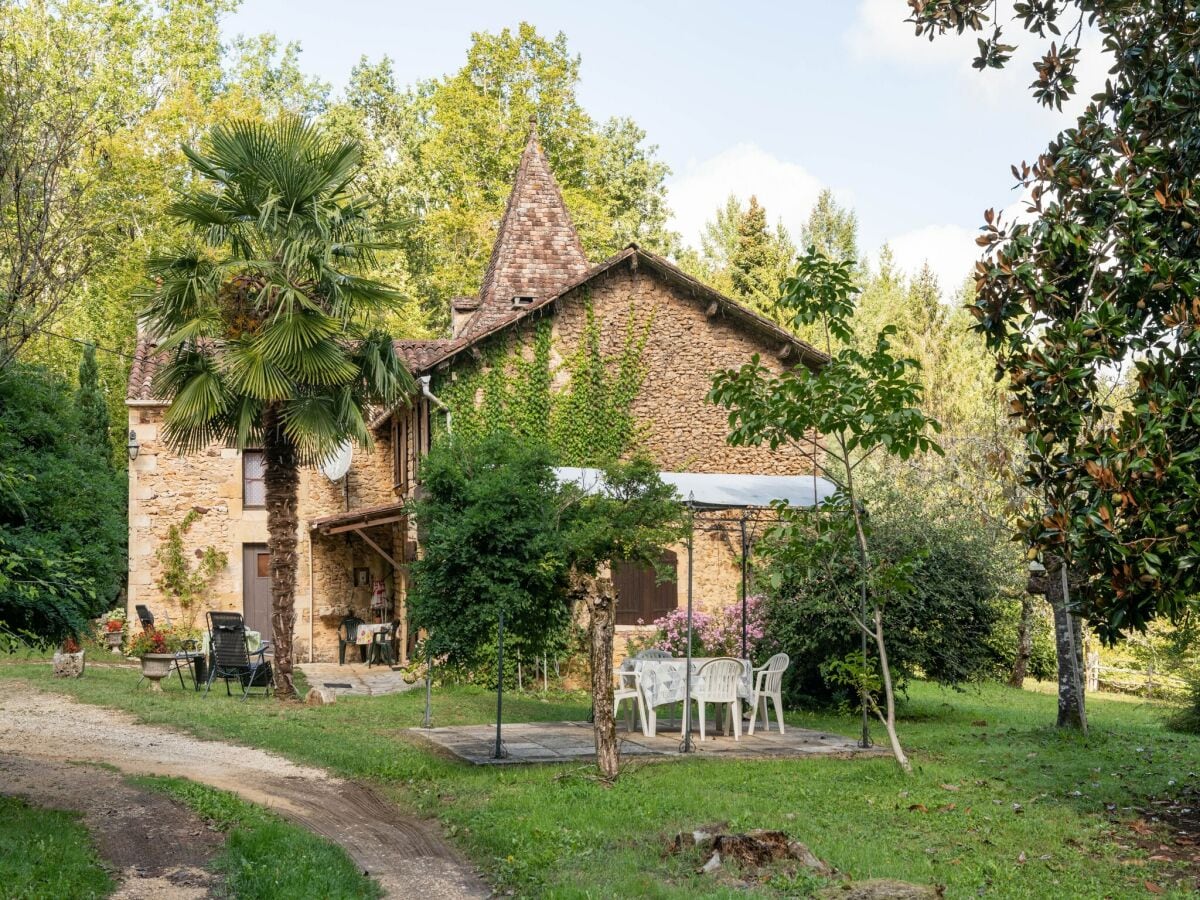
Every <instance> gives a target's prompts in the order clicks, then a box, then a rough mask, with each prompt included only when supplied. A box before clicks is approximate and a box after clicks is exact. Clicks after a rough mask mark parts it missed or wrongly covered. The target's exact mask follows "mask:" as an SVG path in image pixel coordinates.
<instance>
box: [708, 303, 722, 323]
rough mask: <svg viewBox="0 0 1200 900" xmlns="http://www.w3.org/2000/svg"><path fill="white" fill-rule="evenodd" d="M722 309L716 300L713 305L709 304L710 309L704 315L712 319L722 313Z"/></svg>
mask: <svg viewBox="0 0 1200 900" xmlns="http://www.w3.org/2000/svg"><path fill="white" fill-rule="evenodd" d="M720 309H721V307H720V306H719V305H718V304H717V301H716V300H714V301H713V302H712V303H710V304H708V309H706V310H705V311H704V314H705V315H706V316H708V317H709V318H710V319H711V318H712V317H713V316H715V315H716V314H717V313H718V312H719V311H720Z"/></svg>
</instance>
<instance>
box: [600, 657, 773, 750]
mask: <svg viewBox="0 0 1200 900" xmlns="http://www.w3.org/2000/svg"><path fill="white" fill-rule="evenodd" d="M718 658H720V657H715V656H693V657H692V687H693V689H694V688H696V687H697V686H698V685H701V684H703V682H702V680H701V679H700V677H699V672H700V668H701V666H703V665H704V664H705V663H707V662H711V661H712V660H714V659H718ZM739 662H741V664H742V677H741V678H740V679H739V680H738V688H737V695H738V699H739V700H745V701H747V702H749V700H750V698H751V696H753V694H754V673H753V670H754V667H753V665H752V664H751V662H750V660H748V659H743V660H739ZM686 667H687V660H686V659H685V658H684V657H681V656H676V657H672V658H671V659H638V658H636V657H629V658H627V659H626V660H625V661H624V662H622V663H621V671H622V672H637V673H639V675H640V676H641V678H640V683H641V690H642V699H643V700H644V701H645V703H646V721H645V722H644V723H643V727H644V732H645V734H646V735H647V736H649V735H653V734H656V733H657V731H656V729H657V728H658V716H657V713H656V709H655V708H656V707H659V706H667V705H669V704H672V703H682V702H683V698H684V695H685V693H686V691H687V675H686V671H685V669H686Z"/></svg>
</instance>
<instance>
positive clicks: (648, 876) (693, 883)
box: [0, 664, 1200, 898]
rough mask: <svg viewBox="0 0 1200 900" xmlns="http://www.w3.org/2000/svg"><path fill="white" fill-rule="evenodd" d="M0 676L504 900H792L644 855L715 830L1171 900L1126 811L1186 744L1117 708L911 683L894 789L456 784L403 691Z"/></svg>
mask: <svg viewBox="0 0 1200 900" xmlns="http://www.w3.org/2000/svg"><path fill="white" fill-rule="evenodd" d="M0 677H3V678H27V679H28V680H29V681H31V682H33V683H35V684H37V685H38V686H39V687H43V688H46V689H53V690H62V691H66V692H69V693H71V694H73V695H75V696H77V697H78V698H80V699H82V700H85V701H88V702H93V703H100V704H105V705H110V706H118V707H122V708H125V709H128V710H131V711H132V712H134V713H135V714H136V715H138V716H139V717H140V718H141V719H142V720H144V721H146V722H152V723H159V724H164V725H172V726H176V727H181V728H185V729H187V730H189V731H192V732H193V733H195V734H198V735H200V736H203V737H213V738H217V737H220V738H226V739H233V740H238V741H243V742H245V743H248V744H254V745H257V746H261V747H266V748H270V749H273V750H276V751H278V752H280V753H283V754H284V755H286V756H289V757H291V758H292V759H295V760H298V761H301V762H309V763H316V764H320V765H323V766H326V767H328V768H330V769H333V770H334V771H336V772H339V773H340V774H343V775H347V776H352V777H356V778H360V779H363V780H367V781H371V782H374V783H376V784H378V785H380V786H382V788H383V789H384V790H385V791H387V792H389V793H390V794H391V795H392V796H393V797H395V798H396V800H397V801H398V802H399V803H401V804H403V805H406V806H408V807H410V808H416V809H419V810H421V811H422V812H424V813H426V814H428V815H431V816H436V817H437V818H438V819H440V820H441V821H442V822H443V823H444V825H445V826H446V830H447V832H448V833H449V834H450V835H451V836H452V838H453V839H454V840H455V841H456V842H458V844H459V845H460V846H462V847H463V848H464V850H466V852H467V853H468V854H469V855H470V856H471V857H472V858H473V859H475V860H476V861H477V862H478V863H479V864H480V865H481V866H482V867H483V868H484V869H485V870H486V871H487V872H488V873H489V874H490V876H491V878H492V879H493V880H494V881H495V882H496V883H497V884H498V885H499V886H500V887H501V888H505V889H511V890H513V891H515V892H516V893H517V894H519V895H525V896H551V897H609V896H618V895H623V896H650V897H676V896H679V897H682V896H694V895H702V896H714V897H716V896H734V895H735V894H736V895H737V896H739V897H744V896H759V895H761V896H777V895H781V894H787V895H791V896H794V895H797V894H803V892H804V890H805V888H806V887H808V886H809V883H808V882H807V881H806V880H803V879H802V880H800V881H797V882H795V883H786V882H784V881H780V882H778V883H776V884H774V885H763V886H760V887H759V888H758V889H757V891H754V892H750V893H747V892H746V891H745V890H740V889H736V888H734V887H722V886H720V885H719V884H715V883H714V882H713V881H711V880H709V878H708V876H701V875H697V874H695V873H694V868H695V865H696V863H697V860H695V859H680V858H674V857H664V855H663V848H664V845H665V843H666V841H667V839H668V837H669V836H671V835H672V834H674V833H675V832H677V831H679V830H681V829H691V828H693V827H695V826H700V825H705V824H711V823H716V822H725V823H728V825H729V827H730V828H731V829H749V828H780V829H783V830H785V831H787V832H789V833H790V834H792V835H793V836H795V837H796V838H798V839H799V840H802V841H804V842H805V843H807V844H808V845H809V846H810V847H811V848H812V849H813V850H814V851H815V852H816V854H817V855H818V856H820V857H821V858H822V859H824V860H826V861H827V862H828V863H830V864H831V865H833V866H835V867H837V868H838V869H839V870H841V871H842V872H845V873H848V874H849V875H851V876H852V877H854V878H856V879H862V878H873V877H889V878H899V879H904V880H907V881H914V882H923V883H939V884H944V885H946V886H947V895H948V896H950V897H967V896H971V897H974V896H978V895H980V894H981V893H982V894H983V895H986V896H988V897H1031V898H1033V897H1037V898H1042V897H1121V896H1134V897H1136V896H1152V895H1155V894H1156V893H1157V892H1156V891H1155V889H1156V888H1160V887H1162V888H1165V890H1166V891H1167V893H1168V894H1174V895H1176V896H1185V895H1187V894H1186V893H1185V892H1184V891H1183V889H1182V888H1180V887H1178V886H1176V879H1177V878H1178V875H1179V870H1177V869H1174V868H1173V866H1174V865H1175V864H1173V863H1163V862H1156V861H1152V860H1150V859H1149V858H1148V857H1149V855H1152V852H1153V851H1147V850H1143V849H1140V848H1139V846H1138V843H1137V842H1136V841H1135V840H1134V839H1135V838H1136V837H1137V835H1136V834H1135V833H1134V832H1133V831H1132V830H1131V829H1130V828H1129V825H1128V822H1129V821H1130V820H1131V819H1132V818H1133V817H1134V813H1133V812H1132V811H1130V810H1129V809H1128V807H1130V806H1132V805H1134V804H1135V803H1137V802H1138V801H1139V800H1140V799H1142V798H1144V797H1146V796H1149V795H1153V794H1155V793H1158V792H1160V791H1164V790H1168V789H1169V786H1170V785H1172V784H1173V783H1178V784H1180V785H1184V784H1188V783H1190V784H1193V785H1196V784H1200V776H1198V775H1197V772H1200V740H1198V739H1195V738H1189V737H1184V736H1181V735H1176V734H1172V733H1171V732H1168V731H1165V730H1164V729H1163V728H1162V726H1161V724H1160V716H1161V713H1162V710H1161V709H1160V708H1156V707H1153V706H1149V705H1145V704H1140V703H1137V702H1134V701H1130V700H1124V699H1120V698H1104V699H1100V698H1093V701H1092V703H1091V712H1090V717H1091V723H1092V735H1091V737H1090V738H1089V739H1088V740H1086V741H1084V740H1082V739H1080V738H1079V737H1077V736H1074V735H1068V734H1060V733H1058V732H1057V731H1056V730H1055V729H1054V728H1053V727H1049V726H1048V725H1047V723H1050V722H1052V721H1053V716H1054V698H1053V696H1051V695H1049V694H1048V693H1039V692H1034V691H1024V692H1022V691H1013V690H1011V689H1008V688H1004V687H1000V686H997V685H986V686H983V687H980V688H974V689H971V690H969V691H967V692H965V693H956V692H953V691H948V690H942V689H940V688H937V687H935V686H932V685H926V684H916V685H914V686H913V687H912V690H911V699H910V701H909V702H908V703H907V704H906V705H905V706H904V710H903V716H902V721H901V735H902V738H903V739H904V740H905V742H906V746H907V748H908V750H909V752H910V755H911V756H912V758H913V761H914V764H915V765H916V766H917V774H916V775H915V777H913V778H905V777H904V776H903V775H901V774H900V773H899V772H898V771H897V769H896V767H895V765H894V763H892V762H891V761H890V760H888V759H873V760H835V759H811V760H798V761H737V762H734V761H717V760H708V761H706V760H703V759H697V760H688V761H684V762H660V763H654V764H642V765H639V766H636V767H633V766H631V767H630V768H629V769H628V770H627V771H626V773H625V775H624V776H623V777H622V779H621V781H620V783H619V784H617V785H616V786H615V787H613V788H605V787H602V786H601V785H599V784H597V783H595V782H593V781H591V780H589V779H587V778H586V777H583V774H584V773H583V772H582V771H581V770H580V769H579V768H578V767H574V768H571V767H563V766H537V767H504V768H472V767H469V766H466V765H462V764H459V763H456V762H454V761H451V760H447V759H444V758H442V757H440V756H437V755H435V754H433V753H430V752H428V751H426V750H425V749H423V748H422V747H420V746H418V745H415V744H414V743H412V742H411V741H410V740H409V739H408V738H407V736H406V735H405V734H404V731H403V729H405V728H407V727H409V726H413V725H419V724H420V722H421V714H422V704H423V700H424V697H423V692H421V691H414V692H412V693H410V694H404V695H392V696H387V697H376V698H358V699H347V698H342V699H341V700H339V702H338V703H337V704H335V705H333V706H329V707H317V708H308V707H291V708H287V709H281V708H279V707H278V706H277V705H276V704H275V703H274V702H264V701H262V700H261V699H252V700H250V701H247V702H246V703H244V704H243V703H239V702H236V701H230V700H228V699H227V698H225V697H224V696H223V695H222V696H215V697H210V698H209V699H207V700H201V699H199V698H198V697H196V696H194V695H191V694H187V693H184V692H180V691H179V690H178V689H177V688H176V690H174V691H168V692H166V693H164V694H160V695H154V694H151V693H149V692H146V691H137V692H135V691H132V690H131V687H132V684H133V681H134V680H136V678H137V673H136V672H134V671H132V670H129V669H114V668H106V667H104V666H101V665H95V666H92V665H89V667H88V671H87V675H86V677H85V678H83V679H81V680H78V681H73V680H68V681H59V680H54V679H52V678H51V677H50V674H49V669H48V667H46V666H44V665H31V664H24V665H22V664H7V665H0ZM494 702H495V700H494V695H491V694H488V693H485V692H483V691H480V690H478V689H475V688H467V687H459V688H446V689H441V690H438V691H436V692H435V696H434V724H435V725H450V724H456V723H479V722H488V721H491V717H492V716H493V715H494V709H495V707H494ZM586 710H587V706H586V699H585V698H582V697H578V696H566V697H563V696H557V697H550V698H547V699H542V698H540V697H539V696H538V695H526V696H524V697H519V698H518V697H509V698H506V702H505V713H506V717H507V718H509V720H510V721H532V720H552V719H564V718H574V719H579V718H582V716H583V715H584V714H585V713H586ZM789 722H790V723H791V724H793V725H800V726H809V727H815V728H821V729H826V730H831V731H839V732H842V733H844V734H848V735H853V734H854V733H855V730H856V726H857V720H856V719H855V718H854V717H853V716H846V717H840V718H839V717H836V716H830V715H815V714H809V713H793V714H791V715H790V716H789ZM985 723H986V724H985ZM1142 843H1143V844H1146V843H1149V842H1146V841H1143V842H1142ZM1185 883H1186V882H1185ZM1191 883H1193V884H1194V879H1193V881H1192V882H1191ZM1147 884H1149V885H1150V886H1149V887H1147Z"/></svg>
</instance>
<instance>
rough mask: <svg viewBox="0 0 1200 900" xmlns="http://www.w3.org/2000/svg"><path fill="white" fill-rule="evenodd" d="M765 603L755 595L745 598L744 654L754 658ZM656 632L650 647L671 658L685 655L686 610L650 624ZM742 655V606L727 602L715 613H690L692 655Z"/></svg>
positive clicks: (756, 652) (759, 640)
mask: <svg viewBox="0 0 1200 900" xmlns="http://www.w3.org/2000/svg"><path fill="white" fill-rule="evenodd" d="M764 612H765V604H764V603H763V598H762V597H761V596H759V595H757V594H751V595H749V596H747V597H746V653H747V654H748V655H749V657H750V658H751V659H757V658H758V649H759V646H760V644H761V643H762V640H763V629H764V622H763V616H764ZM654 627H655V628H657V629H658V633H657V634H656V635H655V637H654V639H653V640H652V642H651V646H652V647H654V648H656V649H658V650H667V651H669V652H670V653H671V654H672V655H674V656H685V655H686V654H687V609H686V608H684V609H675V610H672V611H671V612H670V613H668V614H667V615H665V616H663V617H662V618H661V619H656V620H655V621H654ZM741 655H742V604H741V602H740V601H739V602H737V603H731V604H729V605H728V606H723V607H721V608H720V609H719V610H718V611H717V612H716V613H713V614H710V613H704V612H696V611H695V610H693V611H692V656H735V657H738V658H740V657H741Z"/></svg>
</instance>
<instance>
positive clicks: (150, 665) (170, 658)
mask: <svg viewBox="0 0 1200 900" xmlns="http://www.w3.org/2000/svg"><path fill="white" fill-rule="evenodd" d="M183 641H184V635H182V634H181V633H179V632H177V631H176V630H175V629H173V628H170V627H165V628H152V629H148V630H146V631H142V632H140V633H139V634H135V635H134V636H133V637H132V638H130V639H129V655H130V656H136V657H138V658H139V659H140V660H141V661H142V675H143V676H144V677H145V678H147V679H149V681H150V690H152V691H161V690H162V684H161V683H160V682H161V681H162V680H163V679H164V678H166V677H167V676H168V675H170V674H171V669H173V668H174V666H175V654H177V653H178V652H179V651H180V650H181V649H183Z"/></svg>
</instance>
